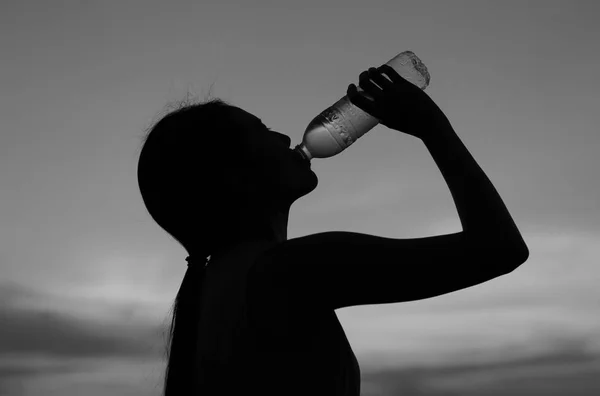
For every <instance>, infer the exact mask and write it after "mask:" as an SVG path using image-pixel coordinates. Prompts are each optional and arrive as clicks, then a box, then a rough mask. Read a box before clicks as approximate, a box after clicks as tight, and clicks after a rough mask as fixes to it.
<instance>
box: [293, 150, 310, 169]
mask: <svg viewBox="0 0 600 396" xmlns="http://www.w3.org/2000/svg"><path fill="white" fill-rule="evenodd" d="M291 151H292V157H293V158H294V161H296V162H297V163H299V164H300V165H302V166H306V167H309V168H310V161H307V160H305V159H304V158H302V155H300V153H298V151H296V150H291Z"/></svg>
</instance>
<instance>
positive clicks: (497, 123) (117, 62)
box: [0, 0, 600, 396]
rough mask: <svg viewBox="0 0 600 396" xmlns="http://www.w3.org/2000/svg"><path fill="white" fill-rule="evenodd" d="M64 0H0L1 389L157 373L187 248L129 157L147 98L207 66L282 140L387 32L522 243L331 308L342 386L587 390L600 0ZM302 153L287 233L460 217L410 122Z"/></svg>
mask: <svg viewBox="0 0 600 396" xmlns="http://www.w3.org/2000/svg"><path fill="white" fill-rule="evenodd" d="M85 3H86V4H85V5H84V2H75V1H61V2H46V1H15V0H12V1H9V0H4V1H3V2H2V5H1V6H0V46H1V51H0V65H1V66H0V70H1V73H0V87H1V90H2V95H1V96H0V119H1V120H2V129H1V133H0V169H1V171H0V219H1V222H0V315H1V316H0V394H2V395H40V394H44V395H45V396H51V395H63V396H71V395H82V394H85V395H87V396H94V395H102V396H104V395H106V394H107V393H110V394H111V395H159V393H160V390H161V389H162V379H163V377H162V376H163V369H164V363H165V362H164V360H163V351H164V340H165V339H164V338H163V334H162V331H165V330H166V326H167V324H168V319H169V308H170V306H171V304H172V302H173V299H174V297H175V294H176V292H177V290H178V288H179V285H180V283H181V280H182V278H183V275H184V273H185V270H186V262H185V257H186V256H187V254H186V252H185V250H184V249H183V248H182V247H181V246H180V245H179V244H178V243H177V242H175V241H174V240H173V239H172V238H170V237H169V236H168V234H166V233H165V232H164V231H163V230H162V229H161V228H160V227H159V226H158V225H157V224H156V223H154V221H153V220H152V219H151V217H150V216H149V214H148V213H147V212H146V209H145V207H144V205H143V202H142V199H141V195H140V193H139V190H138V185H137V179H136V167H137V160H138V156H139V151H140V148H141V138H142V136H143V135H144V131H145V130H146V128H148V127H149V126H151V125H152V123H153V122H155V121H157V120H158V117H159V116H160V115H161V114H162V112H163V110H164V109H165V106H167V105H168V104H169V103H171V102H173V101H176V100H179V99H184V98H186V97H187V95H188V92H189V93H191V94H192V95H195V96H197V97H198V99H200V100H202V99H204V98H205V97H206V96H207V95H208V94H209V90H210V94H212V96H213V97H220V98H222V99H224V100H227V101H229V102H231V103H233V104H234V105H236V106H239V107H241V108H243V109H245V110H247V111H249V112H251V113H253V114H255V115H257V116H258V117H259V118H261V119H262V120H263V122H264V123H265V124H266V125H267V126H268V127H270V128H272V129H274V130H276V131H280V132H282V133H285V134H288V135H289V136H290V137H291V138H292V144H293V145H295V144H298V143H299V142H300V141H301V139H302V134H303V132H304V129H305V127H306V125H307V124H308V123H309V122H310V120H312V118H313V117H314V116H316V115H317V114H318V113H320V112H321V111H322V110H324V109H325V108H326V107H328V106H330V105H331V104H333V103H334V102H335V101H337V100H338V99H339V98H341V97H342V96H344V95H345V93H346V88H347V86H348V84H350V83H357V82H358V75H359V74H360V72H362V71H363V70H366V69H368V68H369V67H371V66H375V67H376V66H379V65H381V64H383V63H385V62H387V61H388V60H389V59H390V58H391V57H393V56H394V55H396V54H398V53H399V52H401V51H404V50H412V51H414V52H415V53H416V54H417V55H418V56H419V57H420V58H421V59H422V61H423V62H424V63H425V64H426V65H427V67H428V69H429V72H430V73H431V84H430V87H429V88H427V92H428V94H429V95H430V96H431V97H432V98H433V100H434V101H435V102H436V103H437V104H438V105H439V106H440V108H441V109H442V110H443V111H444V112H445V114H446V115H447V116H448V118H449V119H450V121H451V123H452V125H453V126H454V129H455V130H456V132H457V133H458V135H459V137H460V138H461V139H462V140H463V142H464V143H465V145H466V146H467V148H468V149H469V151H470V152H471V153H472V154H473V156H474V157H475V159H476V160H477V161H478V163H479V164H480V165H481V167H482V168H483V170H484V171H485V172H486V174H487V175H488V177H489V178H490V179H491V181H492V183H493V184H494V186H495V187H496V189H497V190H498V191H499V193H500V195H501V196H502V198H503V200H504V202H505V204H506V205H507V207H508V209H509V211H510V213H511V214H512V216H513V218H514V220H515V222H516V223H517V225H518V227H519V229H520V230H521V232H522V234H523V236H524V238H525V241H526V242H527V244H528V246H529V249H530V252H531V255H530V258H529V261H528V262H527V263H525V264H524V265H523V266H522V267H520V268H519V269H518V270H516V271H514V272H513V273H511V274H509V275H506V276H503V277H500V278H498V279H494V280H492V281H489V282H487V283H484V284H481V285H478V286H476V287H472V288H469V289H466V290H461V291H457V292H454V293H451V294H447V295H443V296H440V297H437V298H432V299H427V300H421V301H414V302H410V303H403V304H387V305H371V306H361V307H350V308H345V309H343V310H338V311H337V314H338V317H339V318H340V321H341V322H342V324H343V326H344V329H345V331H346V333H347V335H348V338H349V340H350V342H351V344H352V347H353V349H354V351H355V353H356V355H357V358H358V360H359V362H360V364H361V370H362V389H363V395H365V396H375V395H395V394H402V395H403V396H411V395H427V396H431V395H450V394H452V395H454V394H460V395H466V396H471V395H478V396H487V395H496V394H502V395H511V396H513V395H529V396H532V395H533V396H536V395H545V396H548V395H586V396H587V395H597V394H600V380H599V378H600V315H599V311H600V287H598V284H599V283H600V266H599V262H600V194H599V193H600V189H599V183H598V177H597V171H598V170H599V169H600V156H599V155H597V152H598V150H599V149H600V133H599V128H598V125H599V124H600V111H599V110H600V108H599V104H600V89H599V88H600V79H599V78H598V77H597V73H598V70H600V58H599V56H600V55H599V51H598V42H600V28H599V25H598V23H597V19H598V16H599V15H600V5H599V4H600V3H598V2H595V1H536V2H534V1H493V2H490V1H469V2H466V1H450V0H448V1H411V2H404V1H375V0H373V1H357V0H344V1H341V0H336V1H311V0H305V1H302V2H299V1H266V0H253V1H241V0H238V1H216V0H202V1H170V2H167V1H96V2H85ZM313 170H314V171H315V172H316V173H317V175H318V177H319V186H318V188H317V189H316V190H315V191H314V192H313V193H311V194H310V195H308V196H306V197H303V198H302V199H300V200H299V201H298V202H296V203H295V204H294V206H293V207H292V211H291V213H290V223H289V234H288V237H289V238H294V237H299V236H303V235H307V234H311V233H317V232H324V231H334V230H338V231H353V232H360V233H368V234H373V235H378V236H385V237H391V238H416V237H422V236H430V235H439V234H445V233H453V232H458V231H460V230H461V226H460V221H459V218H458V215H457V212H456V208H455V206H454V203H453V201H452V197H451V195H450V191H449V189H448V187H447V185H446V184H445V182H444V180H443V178H442V175H441V173H440V172H439V170H438V168H437V167H436V165H435V163H434V161H433V159H432V158H431V156H430V154H429V153H428V151H427V150H426V148H425V146H424V145H423V144H422V142H421V141H419V140H418V139H415V138H413V137H411V136H408V135H405V134H403V133H400V132H397V131H393V130H390V129H388V128H386V127H384V126H381V125H379V126H377V127H375V128H374V129H373V130H371V131H370V132H369V133H368V134H366V135H365V136H363V137H362V138H361V140H359V141H358V142H357V143H356V144H354V145H353V146H352V147H350V148H349V149H348V150H346V151H344V152H343V153H342V154H340V155H338V156H335V157H331V158H327V159H315V160H314V161H313ZM594 175H596V176H594ZM365 265H368V263H365ZM481 265H486V263H485V262H482V263H481ZM498 392H500V393H498Z"/></svg>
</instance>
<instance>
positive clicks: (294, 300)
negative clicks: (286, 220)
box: [194, 242, 360, 396]
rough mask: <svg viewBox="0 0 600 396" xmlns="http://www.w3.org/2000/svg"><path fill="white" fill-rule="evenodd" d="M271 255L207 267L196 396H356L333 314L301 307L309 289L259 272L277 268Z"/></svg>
mask: <svg viewBox="0 0 600 396" xmlns="http://www.w3.org/2000/svg"><path fill="white" fill-rule="evenodd" d="M284 243H285V242H284ZM278 246H279V245H278ZM276 251H277V249H271V248H270V247H265V246H260V245H253V246H251V247H245V248H243V249H238V250H237V251H231V252H228V253H227V254H225V255H223V256H222V257H221V258H218V259H215V261H214V262H211V263H209V266H208V268H207V273H206V276H205V279H204V282H203V285H202V309H201V313H200V315H201V319H200V329H199V345H198V349H197V354H196V356H197V357H198V361H197V363H196V367H195V372H196V373H197V378H196V380H197V381H199V384H197V394H202V395H206V396H217V395H239V394H257V395H263V396H268V395H278V396H292V395H303V396H307V395H311V396H318V395H323V396H336V395H340V396H342V395H343V396H358V395H359V394H360V369H359V366H358V362H357V360H356V357H355V355H354V353H353V351H352V348H351V347H350V344H349V342H348V339H347V338H346V334H345V333H344V330H343V328H342V326H341V324H340V322H339V321H338V318H337V316H336V314H335V311H334V310H333V309H327V307H306V306H303V304H302V298H301V294H302V293H310V285H307V288H306V290H304V291H302V292H300V291H299V290H298V286H294V285H290V282H289V281H286V280H285V277H282V276H281V274H280V273H274V272H276V271H270V272H268V273H265V272H262V271H261V270H260V268H264V267H261V265H262V264H264V263H267V262H270V263H271V264H275V265H277V260H278V257H277V254H275V253H274V252H276ZM282 265H284V263H282ZM257 268H259V269H258V270H257ZM270 268H273V267H272V266H271V267H270ZM194 394H196V392H195V393H194Z"/></svg>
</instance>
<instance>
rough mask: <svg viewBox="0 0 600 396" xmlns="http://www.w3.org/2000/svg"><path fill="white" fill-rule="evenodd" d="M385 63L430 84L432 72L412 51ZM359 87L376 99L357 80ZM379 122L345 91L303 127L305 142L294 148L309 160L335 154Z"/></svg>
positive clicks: (422, 84) (421, 84) (422, 85)
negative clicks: (351, 99) (355, 103)
mask: <svg viewBox="0 0 600 396" xmlns="http://www.w3.org/2000/svg"><path fill="white" fill-rule="evenodd" d="M386 64H387V65H389V66H391V67H392V68H393V69H394V70H396V72H398V74H399V75H400V76H401V77H403V78H404V79H406V80H407V81H409V82H411V83H413V84H415V85H416V86H418V87H419V88H421V89H425V88H427V86H428V85H429V80H430V76H429V72H428V71H427V68H426V67H425V65H424V64H423V62H421V60H420V59H419V58H418V57H417V56H416V55H415V54H414V53H413V52H412V51H404V52H401V53H400V54H398V55H396V56H395V57H393V58H392V59H391V60H390V61H389V62H387V63H386ZM384 78H385V75H384ZM357 88H358V91H359V92H363V95H365V96H366V97H367V98H368V99H371V100H372V99H373V98H372V97H371V96H370V95H369V94H367V93H366V92H364V91H363V90H362V89H361V88H360V87H359V86H358V84H357ZM377 124H379V120H378V119H377V118H375V117H372V116H371V115H370V114H368V113H365V112H364V111H363V110H361V109H360V108H359V107H356V106H355V105H353V104H352V102H350V100H349V99H348V96H347V95H346V96H344V97H343V98H341V99H340V100H338V101H337V102H335V103H334V104H333V105H332V106H331V107H329V108H327V109H325V110H323V111H322V112H321V113H320V114H319V115H318V116H316V117H315V118H313V120H312V121H311V122H310V123H309V124H308V126H307V127H306V130H305V131H304V136H303V138H302V143H300V144H299V145H297V146H296V147H295V148H294V151H295V152H296V153H297V154H298V155H299V156H301V157H302V158H303V159H304V160H306V161H310V160H311V159H313V158H327V157H333V156H334V155H336V154H339V153H341V152H342V151H344V150H345V149H347V148H348V147H349V146H350V145H352V144H353V143H354V142H355V141H356V140H358V139H359V138H360V137H361V136H362V135H364V134H365V133H367V132H368V131H370V130H371V129H373V127H374V126H375V125H377Z"/></svg>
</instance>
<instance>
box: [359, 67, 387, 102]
mask: <svg viewBox="0 0 600 396" xmlns="http://www.w3.org/2000/svg"><path fill="white" fill-rule="evenodd" d="M373 70H376V69H375V68H374V67H371V68H369V70H366V71H364V72H362V73H360V77H359V81H358V86H359V87H361V88H362V90H363V91H365V92H366V93H367V94H368V95H369V96H371V97H372V98H373V99H374V100H377V99H379V98H381V97H382V96H383V92H382V90H381V88H379V87H378V86H377V85H375V83H374V82H373V81H371V79H370V77H371V74H373Z"/></svg>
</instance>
